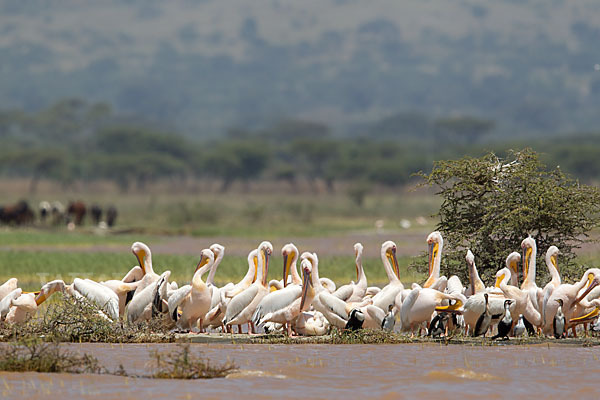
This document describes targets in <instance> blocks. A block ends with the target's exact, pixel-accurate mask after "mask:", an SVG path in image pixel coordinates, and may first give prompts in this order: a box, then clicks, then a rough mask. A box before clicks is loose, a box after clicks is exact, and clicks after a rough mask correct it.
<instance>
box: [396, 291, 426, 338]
mask: <svg viewBox="0 0 600 400" xmlns="http://www.w3.org/2000/svg"><path fill="white" fill-rule="evenodd" d="M420 292H421V287H420V286H418V285H417V286H416V287H415V288H414V289H413V290H411V291H410V293H409V294H408V295H407V296H406V298H405V299H404V301H403V302H402V308H401V309H400V322H401V329H402V330H403V331H407V330H409V329H410V323H409V315H410V310H411V308H412V306H413V305H414V304H415V302H416V301H417V299H418V298H419V293H420Z"/></svg>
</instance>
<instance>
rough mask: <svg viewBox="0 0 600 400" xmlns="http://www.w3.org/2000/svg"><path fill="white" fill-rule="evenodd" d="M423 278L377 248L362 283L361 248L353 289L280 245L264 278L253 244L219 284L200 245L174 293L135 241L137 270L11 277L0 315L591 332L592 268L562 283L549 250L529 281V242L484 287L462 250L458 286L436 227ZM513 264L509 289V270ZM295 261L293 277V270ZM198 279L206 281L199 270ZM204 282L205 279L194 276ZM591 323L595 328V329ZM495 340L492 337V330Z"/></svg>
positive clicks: (309, 329)
mask: <svg viewBox="0 0 600 400" xmlns="http://www.w3.org/2000/svg"><path fill="white" fill-rule="evenodd" d="M427 244H428V250H429V276H428V278H427V280H426V281H425V282H424V283H423V285H418V284H416V283H413V284H412V285H411V287H410V288H405V287H404V285H403V284H402V282H401V280H400V271H399V266H398V260H397V258H396V244H395V243H394V242H392V241H386V242H384V243H383V244H382V245H381V261H382V263H383V267H384V269H385V272H386V274H387V277H388V279H389V283H388V284H387V285H385V286H384V287H383V288H380V287H377V286H369V285H368V282H367V276H366V274H365V271H364V269H363V265H362V253H363V246H362V244H360V243H356V244H355V245H354V251H355V255H356V262H355V266H356V282H354V281H353V282H350V283H348V284H345V285H343V286H340V287H336V284H335V283H334V282H333V281H332V280H331V279H328V278H324V277H320V274H319V259H318V257H317V254H316V253H311V252H308V251H307V252H304V253H302V254H300V253H299V251H298V249H297V247H296V246H295V245H293V244H292V243H289V244H286V245H285V246H283V248H282V249H281V254H282V256H283V276H282V279H281V280H271V281H267V274H268V270H269V265H270V259H271V257H272V255H273V251H274V250H273V245H272V244H271V243H270V242H268V241H264V242H262V243H260V245H259V246H258V248H256V249H254V250H252V251H251V252H250V253H249V254H248V272H247V273H246V275H245V276H244V277H243V278H242V279H241V280H240V281H239V282H237V283H233V282H231V283H228V284H226V285H225V286H222V287H218V286H217V285H215V283H214V277H215V273H216V271H217V268H218V266H219V264H220V263H221V261H222V260H223V257H224V255H225V248H224V247H223V246H221V245H219V244H214V245H212V246H210V248H208V249H204V250H202V252H201V254H200V261H199V262H198V264H197V266H196V269H195V271H194V274H193V276H192V278H191V281H190V283H189V284H186V285H184V286H181V287H179V285H178V284H177V283H176V282H174V281H170V280H169V278H170V275H171V272H170V271H165V272H163V273H162V274H161V275H158V274H157V273H156V272H154V269H153V267H152V253H151V251H150V248H149V247H148V246H147V245H145V244H144V243H141V242H135V243H133V245H132V247H131V250H132V252H133V254H134V255H135V257H136V258H137V260H138V263H139V265H137V266H135V267H133V268H132V269H131V270H130V271H129V272H127V274H125V276H124V277H123V278H122V279H121V280H109V281H104V282H95V281H93V280H90V279H79V278H75V279H74V280H73V282H72V283H71V284H70V285H68V284H65V282H63V281H62V280H55V281H52V282H48V283H46V284H45V285H43V286H42V288H41V289H40V291H39V292H29V293H27V292H24V291H22V290H21V288H19V287H18V282H17V279H16V278H11V279H9V280H8V281H7V282H6V283H4V284H3V285H2V286H0V299H1V300H0V319H1V320H4V321H6V322H8V323H21V322H24V321H27V319H28V318H31V317H32V316H33V315H34V314H35V313H36V311H37V308H38V306H39V305H40V304H41V303H42V302H44V301H45V300H46V299H47V298H48V297H50V296H51V295H52V293H54V292H57V291H62V292H66V293H68V294H70V295H71V297H69V298H71V299H73V301H79V299H82V298H85V299H87V301H89V302H91V303H92V304H95V305H96V306H97V307H98V309H99V313H100V314H101V315H102V316H103V317H104V318H107V319H110V320H113V321H114V320H120V319H124V320H126V321H128V322H130V323H133V322H136V321H143V320H149V319H151V318H164V319H165V320H167V321H170V322H171V323H172V325H173V327H174V329H176V330H178V331H183V332H200V333H201V332H208V331H221V332H232V331H233V330H234V327H235V326H237V332H238V333H242V328H243V326H244V325H246V324H247V325H248V329H247V332H248V333H251V334H252V333H258V332H259V331H260V330H264V331H265V332H276V331H282V332H285V333H287V335H324V334H326V333H328V332H329V331H330V329H331V327H336V328H341V329H358V328H369V329H385V330H390V331H391V330H394V331H397V332H406V333H407V334H410V335H414V334H423V333H425V332H426V333H427V334H428V335H431V336H434V337H435V336H443V335H448V334H450V332H457V331H459V330H463V332H464V334H465V335H471V336H485V335H486V334H489V335H493V338H494V339H496V338H508V337H509V336H520V335H523V334H524V332H525V330H526V327H527V331H529V332H530V334H544V335H549V336H554V337H556V338H561V337H565V336H567V334H568V331H569V328H570V329H571V334H572V335H574V336H575V335H576V329H575V328H576V327H577V325H579V324H584V326H585V329H586V331H587V329H588V324H590V323H593V325H592V330H598V329H600V322H598V321H597V317H598V314H599V312H600V286H599V284H600V269H598V268H590V269H587V270H586V271H585V272H584V273H583V275H582V277H581V279H580V280H579V281H578V282H576V283H574V284H566V283H562V282H561V277H560V274H559V269H558V263H557V257H558V255H559V250H558V248H557V247H555V246H551V247H550V248H549V249H548V250H547V252H546V257H545V262H546V266H547V268H548V270H549V272H550V276H551V277H552V279H551V280H550V282H548V283H547V284H546V285H545V286H543V287H539V286H537V284H536V254H537V248H536V242H535V240H534V239H533V238H531V237H527V238H525V239H524V240H523V242H522V244H521V247H522V251H523V256H521V254H520V253H518V252H513V253H511V254H509V255H508V257H507V258H506V267H505V268H502V269H501V270H499V271H498V272H497V273H496V281H495V283H494V285H493V286H488V287H486V285H485V284H484V283H483V281H482V280H481V278H480V277H479V274H478V272H477V267H476V265H475V256H474V255H473V253H472V252H471V251H467V254H466V264H467V269H468V277H469V282H468V284H467V285H466V287H465V286H464V285H463V283H462V282H461V281H460V279H459V278H458V277H457V276H455V275H453V276H451V277H450V278H446V277H445V276H440V265H441V258H442V249H443V239H442V235H441V234H440V233H439V232H432V233H431V234H430V235H429V236H428V237H427ZM520 262H522V271H523V274H522V278H523V280H522V282H521V284H520V286H519V268H518V264H519V263H520ZM298 263H299V264H300V272H298ZM207 274H208V275H207ZM205 276H206V280H205ZM594 321H595V323H594ZM494 333H495V334H494Z"/></svg>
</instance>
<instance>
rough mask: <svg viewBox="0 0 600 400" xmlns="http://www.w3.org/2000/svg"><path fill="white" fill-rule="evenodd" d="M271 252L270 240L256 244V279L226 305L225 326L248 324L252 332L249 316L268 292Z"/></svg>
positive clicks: (250, 316)
mask: <svg viewBox="0 0 600 400" xmlns="http://www.w3.org/2000/svg"><path fill="white" fill-rule="evenodd" d="M272 254H273V245H272V244H271V243H270V242H267V241H265V242H262V243H261V244H260V245H259V246H258V268H257V274H256V281H255V282H254V283H253V284H252V285H250V287H248V289H246V290H244V291H243V292H241V293H240V294H238V295H237V296H235V297H234V298H233V299H231V302H230V303H229V305H228V306H227V311H226V313H225V320H224V321H223V322H224V324H225V326H228V325H229V326H231V325H241V324H244V323H249V324H250V329H249V331H250V332H251V333H254V328H253V326H252V322H251V318H252V314H253V313H254V310H255V309H256V307H257V306H258V303H260V301H261V300H262V298H263V297H265V296H266V295H267V293H269V286H268V285H267V273H268V271H269V257H271V255H272Z"/></svg>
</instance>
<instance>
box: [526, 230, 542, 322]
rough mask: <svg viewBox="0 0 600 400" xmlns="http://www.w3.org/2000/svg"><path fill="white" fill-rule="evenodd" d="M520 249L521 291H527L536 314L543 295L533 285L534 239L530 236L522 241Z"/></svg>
mask: <svg viewBox="0 0 600 400" xmlns="http://www.w3.org/2000/svg"><path fill="white" fill-rule="evenodd" d="M521 248H522V249H523V283H521V289H522V290H527V291H528V293H529V301H530V302H531V304H533V307H534V308H535V310H536V311H537V312H539V313H540V314H541V312H542V302H543V294H542V289H541V288H539V287H538V286H537V284H536V283H535V276H536V271H537V267H536V261H535V260H536V254H537V246H536V243H535V239H533V238H532V237H531V235H530V236H528V237H526V238H525V239H523V241H522V242H521ZM524 317H525V318H526V319H527V320H528V321H529V322H531V320H530V319H529V318H528V317H527V316H526V315H524Z"/></svg>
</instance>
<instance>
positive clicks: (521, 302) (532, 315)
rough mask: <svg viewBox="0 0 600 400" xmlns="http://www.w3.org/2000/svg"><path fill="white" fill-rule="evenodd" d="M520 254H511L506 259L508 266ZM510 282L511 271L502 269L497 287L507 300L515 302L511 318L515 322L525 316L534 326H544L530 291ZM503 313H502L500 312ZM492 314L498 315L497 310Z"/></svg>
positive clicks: (497, 277) (498, 273)
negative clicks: (518, 317)
mask: <svg viewBox="0 0 600 400" xmlns="http://www.w3.org/2000/svg"><path fill="white" fill-rule="evenodd" d="M517 254H518V253H511V254H509V256H508V257H507V259H506V264H507V265H508V264H509V263H510V262H513V261H512V259H515V260H516V259H517V257H516V255H517ZM509 280H510V269H509V268H507V267H506V268H502V269H501V270H500V271H498V272H497V273H496V287H498V288H500V290H502V293H504V296H505V297H506V298H507V299H512V300H514V301H515V303H514V304H513V306H511V317H512V319H513V321H516V320H517V316H518V315H519V314H523V317H524V318H525V319H527V321H529V322H530V323H531V324H532V325H534V326H536V327H541V326H542V315H541V314H540V313H539V312H538V311H537V309H536V308H535V306H534V304H533V302H532V301H531V299H530V292H529V291H528V290H526V289H525V290H523V289H519V288H518V287H516V286H512V285H509V284H508V281H509ZM500 312H502V311H500ZM492 313H494V314H495V313H496V311H495V310H493V311H492Z"/></svg>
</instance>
